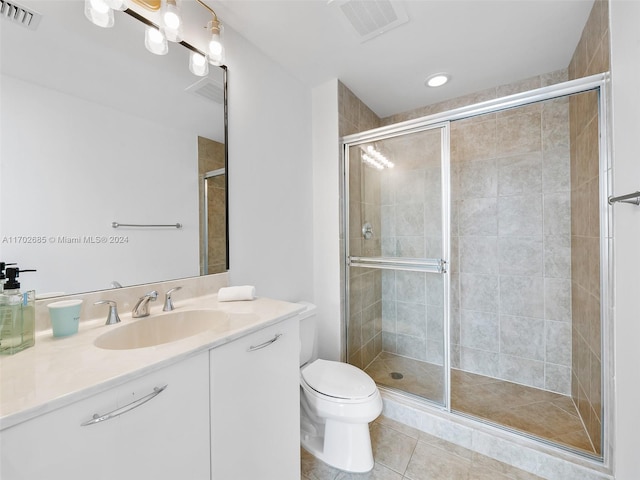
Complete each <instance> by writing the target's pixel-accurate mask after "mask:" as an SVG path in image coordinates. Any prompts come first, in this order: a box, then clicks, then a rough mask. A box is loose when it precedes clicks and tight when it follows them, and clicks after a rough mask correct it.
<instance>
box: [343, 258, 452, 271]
mask: <svg viewBox="0 0 640 480" xmlns="http://www.w3.org/2000/svg"><path fill="white" fill-rule="evenodd" d="M348 263H349V266H350V267H363V268H380V269H387V270H407V271H411V272H426V273H447V261H446V260H444V259H442V258H392V257H352V256H350V257H349V258H348Z"/></svg>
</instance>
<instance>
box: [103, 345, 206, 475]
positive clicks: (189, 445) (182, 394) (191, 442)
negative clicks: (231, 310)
mask: <svg viewBox="0 0 640 480" xmlns="http://www.w3.org/2000/svg"><path fill="white" fill-rule="evenodd" d="M164 385H167V388H166V389H164V390H163V391H162V392H161V393H159V394H158V395H157V397H156V398H153V399H151V400H149V401H148V402H147V403H145V404H144V405H141V406H140V407H138V408H136V409H135V410H132V411H131V412H129V413H127V414H124V415H121V416H120V417H119V422H118V450H119V455H118V465H117V467H118V468H117V473H116V476H115V477H113V478H117V479H119V480H125V479H131V480H134V479H135V480H138V479H146V478H149V479H150V478H153V479H154V480H163V479H166V480H176V479H180V478H189V480H209V479H210V478H211V474H210V451H211V450H210V448H209V355H208V353H207V352H205V353H202V354H200V355H198V356H195V357H192V358H189V359H187V360H183V361H181V362H180V363H178V364H176V365H172V366H170V367H167V368H164V369H162V370H159V371H157V372H154V373H151V374H149V375H146V376H145V377H143V378H140V379H138V380H135V381H132V382H130V383H128V384H125V385H123V386H122V387H118V388H117V397H118V406H119V407H120V406H123V405H128V404H131V403H132V402H136V401H139V400H141V399H143V398H144V397H146V396H148V395H150V394H152V393H154V389H155V388H158V389H159V388H162V387H163V386H164Z"/></svg>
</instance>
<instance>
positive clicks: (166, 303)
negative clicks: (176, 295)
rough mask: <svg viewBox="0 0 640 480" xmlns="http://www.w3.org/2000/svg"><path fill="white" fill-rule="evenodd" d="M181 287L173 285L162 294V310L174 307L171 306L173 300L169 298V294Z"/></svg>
mask: <svg viewBox="0 0 640 480" xmlns="http://www.w3.org/2000/svg"><path fill="white" fill-rule="evenodd" d="M181 289H182V287H174V288H172V289H171V290H169V291H167V293H165V294H164V307H162V311H163V312H170V311H171V310H173V309H174V308H175V307H174V306H173V300H172V299H171V294H172V293H173V292H176V291H178V290H181Z"/></svg>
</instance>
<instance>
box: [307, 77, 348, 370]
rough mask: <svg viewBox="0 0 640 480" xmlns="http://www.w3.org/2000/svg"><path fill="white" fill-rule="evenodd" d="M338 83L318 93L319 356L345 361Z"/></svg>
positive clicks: (315, 95)
mask: <svg viewBox="0 0 640 480" xmlns="http://www.w3.org/2000/svg"><path fill="white" fill-rule="evenodd" d="M338 123H339V120H338V81H337V80H335V79H334V80H331V81H329V82H327V83H325V84H323V85H320V86H318V87H316V88H314V89H313V142H312V143H313V220H314V225H315V227H316V228H314V231H313V244H314V251H313V273H314V291H315V293H314V297H315V301H316V303H317V304H318V356H319V357H321V358H325V359H329V360H340V359H341V357H342V354H343V352H342V350H343V349H342V344H341V322H340V315H341V308H340V288H341V287H340V258H341V257H340V222H339V211H340V188H339V186H340V184H339V179H340V163H339V158H340V156H339V155H340V151H339V138H338V137H339V130H338Z"/></svg>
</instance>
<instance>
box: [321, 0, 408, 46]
mask: <svg viewBox="0 0 640 480" xmlns="http://www.w3.org/2000/svg"><path fill="white" fill-rule="evenodd" d="M329 5H330V6H332V7H333V9H334V10H337V11H339V12H340V15H339V17H341V18H342V21H343V23H345V24H346V25H347V26H348V27H349V29H350V30H352V31H353V32H354V33H355V34H356V36H357V37H358V39H359V40H360V41H361V42H366V41H367V40H370V39H372V38H374V37H377V36H378V35H382V34H383V33H385V32H388V31H389V30H391V29H393V28H396V27H398V26H400V25H402V24H403V23H406V22H408V21H409V17H408V16H407V12H406V11H405V9H404V7H402V5H401V4H400V2H397V1H396V2H393V3H392V2H391V1H390V0H329Z"/></svg>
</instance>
